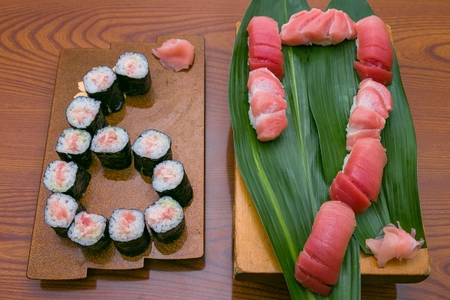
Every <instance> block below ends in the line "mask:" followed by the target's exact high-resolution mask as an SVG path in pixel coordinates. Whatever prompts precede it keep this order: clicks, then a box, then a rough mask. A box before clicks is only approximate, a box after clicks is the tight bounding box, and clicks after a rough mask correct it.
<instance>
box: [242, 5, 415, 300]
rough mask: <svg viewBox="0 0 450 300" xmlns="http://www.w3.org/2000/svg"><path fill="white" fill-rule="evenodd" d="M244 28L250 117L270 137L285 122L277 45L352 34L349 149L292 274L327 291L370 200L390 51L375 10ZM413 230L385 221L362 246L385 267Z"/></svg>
mask: <svg viewBox="0 0 450 300" xmlns="http://www.w3.org/2000/svg"><path fill="white" fill-rule="evenodd" d="M247 32H248V47H249V52H248V56H249V58H248V66H249V69H250V72H249V78H248V82H247V87H248V92H249V117H250V123H251V125H252V126H253V128H254V129H255V130H256V134H257V136H256V137H257V139H258V140H260V141H261V142H268V141H272V140H274V139H276V138H277V137H278V136H279V135H280V134H282V132H283V130H284V129H285V128H286V127H287V126H288V124H287V119H286V110H287V109H288V107H287V104H286V100H285V99H284V97H285V92H284V90H283V86H282V78H283V74H284V71H283V56H282V52H281V49H282V46H281V45H286V46H301V45H303V46H308V45H313V44H314V45H322V46H328V45H335V44H338V43H340V42H342V41H344V40H351V39H356V46H357V49H356V57H357V61H355V62H354V69H355V72H356V74H357V75H358V77H359V78H360V80H361V82H360V84H359V87H358V92H357V95H355V96H354V99H353V100H354V103H353V106H352V107H351V110H350V114H349V120H348V124H347V128H346V131H347V136H346V149H347V151H348V152H349V153H348V155H347V156H346V157H345V159H344V162H343V167H342V170H341V171H339V172H338V174H337V175H336V178H335V179H334V180H333V182H332V184H331V186H330V189H329V195H330V201H326V202H325V203H323V204H322V205H321V207H320V209H319V211H318V213H317V215H316V216H315V220H314V223H313V224H312V231H311V234H310V236H309V237H308V239H307V240H306V242H305V244H304V246H303V249H302V251H300V254H299V256H298V259H297V262H296V265H295V278H296V280H297V281H298V282H299V283H300V284H301V285H302V286H304V287H305V288H307V289H309V290H311V291H313V292H316V293H318V294H320V295H323V296H328V295H329V293H330V292H331V290H332V288H333V286H334V285H335V284H336V283H337V281H338V278H339V273H340V269H341V264H342V261H343V259H344V255H345V252H346V249H347V245H348V242H349V241H350V238H351V236H352V234H353V231H354V228H355V226H356V220H355V215H356V214H362V213H364V211H366V210H367V208H368V207H369V206H370V205H371V203H372V201H377V199H378V194H379V192H380V188H381V181H382V177H383V169H384V167H385V165H386V163H387V159H388V158H387V156H386V149H385V148H384V147H383V145H382V144H381V135H380V133H381V131H382V130H383V128H384V126H385V123H386V119H387V118H388V117H389V112H390V111H391V110H392V109H393V99H392V96H391V94H390V92H389V90H388V89H387V88H386V85H389V84H390V83H391V81H392V73H391V71H390V70H391V68H392V64H393V57H394V55H393V50H392V46H391V42H390V37H389V34H388V31H387V29H386V25H385V24H384V22H383V21H382V20H381V19H380V18H378V17H377V16H374V15H373V16H369V17H366V18H363V19H361V20H359V21H358V22H354V21H353V20H352V19H351V18H350V17H349V16H348V15H347V14H346V13H345V12H343V11H340V10H336V9H328V10H327V11H325V12H324V11H322V10H320V9H315V8H313V9H311V10H304V11H300V12H298V13H296V14H294V15H292V16H291V17H290V19H289V21H288V22H287V23H286V24H284V25H282V26H281V32H280V33H278V24H277V22H276V21H275V20H273V19H271V18H269V17H266V16H255V17H253V18H252V19H251V20H250V22H249V25H248V27H247ZM280 53H281V54H280ZM255 61H256V62H257V63H255ZM336 224H339V226H336ZM414 235H415V233H414V229H412V232H411V234H407V233H406V232H405V231H404V230H403V229H401V227H400V224H399V226H398V228H397V227H395V226H394V225H392V224H389V225H387V226H386V227H385V228H384V235H382V236H380V237H377V238H376V239H368V240H367V241H366V245H367V247H368V248H369V249H371V251H372V252H373V253H374V256H375V257H376V258H377V259H378V260H379V263H378V266H379V267H384V265H385V264H386V262H387V261H388V260H390V259H392V258H395V257H396V258H398V259H402V258H412V257H413V256H414V255H415V254H417V252H418V250H419V249H420V247H421V246H422V245H423V242H424V241H423V240H421V241H416V240H415V239H414ZM384 240H386V241H384ZM393 253H394V255H393Z"/></svg>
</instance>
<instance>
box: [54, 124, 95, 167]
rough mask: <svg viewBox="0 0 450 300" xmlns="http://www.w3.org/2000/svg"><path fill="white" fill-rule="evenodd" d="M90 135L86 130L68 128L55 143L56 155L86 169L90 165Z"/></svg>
mask: <svg viewBox="0 0 450 300" xmlns="http://www.w3.org/2000/svg"><path fill="white" fill-rule="evenodd" d="M91 139H92V137H91V135H90V134H89V132H87V131H86V130H81V129H74V128H68V129H66V130H64V131H63V132H62V133H61V135H60V136H59V138H58V141H57V143H56V153H58V155H59V158H60V159H62V160H64V161H67V162H69V161H74V162H76V163H77V164H79V165H80V166H82V167H83V168H86V169H88V168H89V167H90V165H91V163H92V151H91V149H90V146H91Z"/></svg>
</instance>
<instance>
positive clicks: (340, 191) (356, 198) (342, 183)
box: [330, 171, 371, 214]
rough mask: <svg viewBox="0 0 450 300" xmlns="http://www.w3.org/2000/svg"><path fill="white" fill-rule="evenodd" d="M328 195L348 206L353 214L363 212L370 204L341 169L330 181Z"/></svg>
mask: <svg viewBox="0 0 450 300" xmlns="http://www.w3.org/2000/svg"><path fill="white" fill-rule="evenodd" d="M330 197H331V199H332V200H338V201H341V202H344V203H345V204H347V205H348V206H350V208H351V209H353V211H354V212H355V214H361V213H363V212H365V211H366V210H367V208H369V206H370V205H371V202H370V200H369V198H367V196H366V195H365V194H364V193H363V192H362V191H361V190H360V189H359V188H358V187H357V186H356V185H355V184H354V183H353V182H351V181H350V179H349V178H348V177H347V176H346V175H345V174H344V173H343V172H342V171H339V172H338V174H337V175H336V178H335V179H334V180H333V182H332V183H331V187H330Z"/></svg>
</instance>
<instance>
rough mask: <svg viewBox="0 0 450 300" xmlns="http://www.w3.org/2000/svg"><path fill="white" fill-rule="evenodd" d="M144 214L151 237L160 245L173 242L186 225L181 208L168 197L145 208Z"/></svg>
mask: <svg viewBox="0 0 450 300" xmlns="http://www.w3.org/2000/svg"><path fill="white" fill-rule="evenodd" d="M144 214H145V221H146V222H147V225H148V227H149V228H150V231H151V232H152V235H153V236H154V237H155V238H156V239H157V240H158V241H160V242H162V243H170V242H173V241H174V240H176V239H178V238H179V237H180V235H181V234H182V233H183V230H184V227H185V223H186V221H185V218H184V212H183V208H182V207H181V205H180V204H179V203H178V202H177V201H176V200H174V199H172V198H171V197H169V196H164V197H162V198H160V199H159V200H158V201H156V202H155V203H153V204H152V205H150V206H149V207H147V209H146V210H145V212H144Z"/></svg>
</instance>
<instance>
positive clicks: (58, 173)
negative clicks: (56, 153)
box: [44, 160, 91, 200]
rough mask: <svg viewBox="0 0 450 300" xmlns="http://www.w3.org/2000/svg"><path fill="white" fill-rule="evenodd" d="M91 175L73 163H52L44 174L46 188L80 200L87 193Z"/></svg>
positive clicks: (57, 161) (56, 161)
mask: <svg viewBox="0 0 450 300" xmlns="http://www.w3.org/2000/svg"><path fill="white" fill-rule="evenodd" d="M90 180H91V174H89V172H88V171H86V169H85V168H83V167H82V166H79V165H77V164H76V163H74V162H73V161H71V162H66V161H63V160H55V161H52V162H51V163H50V164H49V165H48V166H47V168H46V169H45V173H44V186H45V188H46V189H48V190H49V191H52V192H54V193H63V194H66V195H69V196H72V197H73V198H75V200H79V199H80V198H81V197H82V196H83V195H84V192H85V191H86V189H87V187H88V185H89V182H90Z"/></svg>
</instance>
